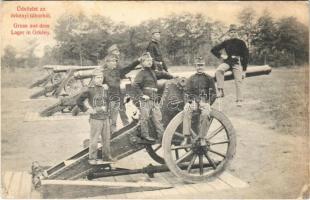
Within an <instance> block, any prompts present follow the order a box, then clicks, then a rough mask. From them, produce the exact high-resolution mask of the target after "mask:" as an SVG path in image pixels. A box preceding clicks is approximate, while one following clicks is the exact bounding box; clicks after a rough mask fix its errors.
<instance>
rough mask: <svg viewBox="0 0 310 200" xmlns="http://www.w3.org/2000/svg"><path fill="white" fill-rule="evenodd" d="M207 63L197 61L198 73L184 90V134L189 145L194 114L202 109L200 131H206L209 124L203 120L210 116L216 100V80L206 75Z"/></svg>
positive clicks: (189, 79) (185, 141) (188, 80)
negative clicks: (205, 67) (196, 110)
mask: <svg viewBox="0 0 310 200" xmlns="http://www.w3.org/2000/svg"><path fill="white" fill-rule="evenodd" d="M204 66H205V62H204V60H203V58H202V57H198V58H197V59H196V60H195V67H196V71H197V72H196V73H195V74H194V75H192V76H190V77H189V78H188V79H187V81H186V84H185V88H184V103H185V106H184V117H183V134H184V136H185V140H184V143H188V142H189V139H190V135H191V132H190V129H191V121H192V112H193V110H195V109H198V108H200V109H201V110H202V112H201V115H200V121H201V122H200V124H201V127H200V128H199V130H203V131H205V130H206V128H207V126H208V124H205V123H202V120H203V119H205V118H206V117H208V116H209V115H210V112H211V107H210V105H212V104H213V102H214V101H215V99H216V88H215V83H214V80H213V78H212V77H211V76H209V75H208V74H206V73H204V72H203V70H204ZM207 122H208V121H207Z"/></svg>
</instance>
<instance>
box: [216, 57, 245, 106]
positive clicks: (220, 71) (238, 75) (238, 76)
mask: <svg viewBox="0 0 310 200" xmlns="http://www.w3.org/2000/svg"><path fill="white" fill-rule="evenodd" d="M228 70H230V66H229V65H228V64H226V63H222V64H220V65H219V66H218V68H217V69H216V72H215V76H216V82H217V88H218V89H223V88H224V73H225V72H226V71H228ZM232 73H233V75H234V79H235V85H236V97H237V101H240V100H242V67H241V66H240V65H239V64H238V65H234V66H233V67H232Z"/></svg>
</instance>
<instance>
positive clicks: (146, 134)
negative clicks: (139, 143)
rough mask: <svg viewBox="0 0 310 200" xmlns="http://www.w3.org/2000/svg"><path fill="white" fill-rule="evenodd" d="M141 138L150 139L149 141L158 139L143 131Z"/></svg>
mask: <svg viewBox="0 0 310 200" xmlns="http://www.w3.org/2000/svg"><path fill="white" fill-rule="evenodd" d="M141 138H142V139H143V140H146V141H148V142H155V141H156V140H155V138H153V137H151V136H150V135H149V134H148V133H142V134H141Z"/></svg>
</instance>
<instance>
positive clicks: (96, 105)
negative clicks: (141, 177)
mask: <svg viewBox="0 0 310 200" xmlns="http://www.w3.org/2000/svg"><path fill="white" fill-rule="evenodd" d="M102 81H103V76H102V70H99V69H96V70H94V71H93V80H92V83H93V84H92V85H90V86H89V87H88V88H87V90H85V91H83V92H82V94H81V95H80V96H79V98H78V99H77V105H78V107H80V108H82V109H83V108H84V107H85V105H84V101H85V100H86V99H88V102H89V105H90V106H91V108H89V110H90V116H89V124H90V141H89V143H90V144H89V160H88V162H89V164H91V165H100V164H106V163H111V162H113V161H114V160H113V158H112V156H111V149H110V139H111V130H110V120H109V108H108V105H109V104H108V86H107V85H106V84H102ZM99 136H101V143H102V159H98V158H97V148H98V147H97V145H98V139H99ZM104 161H105V162H104Z"/></svg>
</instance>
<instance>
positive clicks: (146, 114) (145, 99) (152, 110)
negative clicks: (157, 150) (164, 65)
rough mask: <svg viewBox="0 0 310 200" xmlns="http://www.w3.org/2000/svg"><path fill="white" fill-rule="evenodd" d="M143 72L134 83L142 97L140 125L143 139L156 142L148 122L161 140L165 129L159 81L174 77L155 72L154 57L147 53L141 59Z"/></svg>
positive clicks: (165, 73)
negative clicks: (158, 87)
mask: <svg viewBox="0 0 310 200" xmlns="http://www.w3.org/2000/svg"><path fill="white" fill-rule="evenodd" d="M141 65H142V68H143V69H142V70H141V71H140V72H139V73H138V74H137V75H136V77H135V80H134V82H133V88H134V89H135V90H136V91H138V94H139V97H140V113H141V115H140V117H141V118H140V124H141V138H143V139H145V140H147V141H150V142H154V141H155V139H154V138H152V137H151V136H150V134H149V125H148V121H149V120H150V119H151V120H152V122H153V123H154V126H155V129H156V133H157V137H158V138H159V140H161V138H162V136H163V133H164V127H163V124H162V121H161V120H162V114H161V111H160V108H159V105H158V103H157V102H156V98H157V97H158V96H157V80H158V79H172V78H173V76H172V75H171V74H169V73H167V72H163V71H155V70H153V69H152V68H151V67H152V57H151V56H150V54H149V53H148V52H147V53H145V54H143V55H142V57H141Z"/></svg>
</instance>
